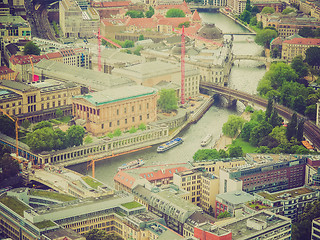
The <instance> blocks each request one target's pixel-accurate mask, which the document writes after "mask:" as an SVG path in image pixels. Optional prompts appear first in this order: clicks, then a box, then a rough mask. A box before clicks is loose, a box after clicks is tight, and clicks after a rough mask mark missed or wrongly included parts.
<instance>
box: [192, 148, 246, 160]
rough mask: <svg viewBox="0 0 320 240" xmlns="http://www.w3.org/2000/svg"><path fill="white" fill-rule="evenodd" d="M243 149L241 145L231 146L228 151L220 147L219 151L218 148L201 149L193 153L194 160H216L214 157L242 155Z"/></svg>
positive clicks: (223, 157)
mask: <svg viewBox="0 0 320 240" xmlns="http://www.w3.org/2000/svg"><path fill="white" fill-rule="evenodd" d="M242 156H243V150H242V148H241V147H240V146H231V147H229V148H228V151H225V150H223V149H220V150H219V151H218V150H216V149H199V150H198V151H196V153H195V154H194V155H193V160H194V161H206V160H214V159H222V160H223V159H226V158H235V157H242Z"/></svg>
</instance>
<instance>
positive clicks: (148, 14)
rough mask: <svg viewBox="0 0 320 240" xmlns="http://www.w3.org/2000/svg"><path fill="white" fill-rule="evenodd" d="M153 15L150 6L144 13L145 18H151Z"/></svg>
mask: <svg viewBox="0 0 320 240" xmlns="http://www.w3.org/2000/svg"><path fill="white" fill-rule="evenodd" d="M153 14H154V9H153V8H152V7H151V6H150V7H149V10H148V11H146V17H147V18H151V17H152V16H153Z"/></svg>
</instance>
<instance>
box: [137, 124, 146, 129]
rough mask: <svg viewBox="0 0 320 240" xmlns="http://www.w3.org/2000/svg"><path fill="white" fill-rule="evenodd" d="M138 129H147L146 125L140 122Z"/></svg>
mask: <svg viewBox="0 0 320 240" xmlns="http://www.w3.org/2000/svg"><path fill="white" fill-rule="evenodd" d="M138 129H139V130H142V131H144V130H146V129H147V127H146V125H145V124H144V123H140V125H139V127H138Z"/></svg>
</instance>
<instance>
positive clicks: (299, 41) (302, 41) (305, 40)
mask: <svg viewBox="0 0 320 240" xmlns="http://www.w3.org/2000/svg"><path fill="white" fill-rule="evenodd" d="M283 43H288V44H301V45H320V39H319V38H294V39H291V40H284V41H283Z"/></svg>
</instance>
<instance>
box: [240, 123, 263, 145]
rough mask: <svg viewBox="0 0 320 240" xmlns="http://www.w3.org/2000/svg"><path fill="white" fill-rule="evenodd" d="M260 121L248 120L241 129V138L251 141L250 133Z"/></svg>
mask: <svg viewBox="0 0 320 240" xmlns="http://www.w3.org/2000/svg"><path fill="white" fill-rule="evenodd" d="M258 124H259V123H258V122H256V121H250V122H246V123H245V124H244V126H243V128H242V130H241V135H240V136H241V138H242V139H243V140H245V141H247V142H249V139H250V134H251V132H252V129H253V128H254V127H255V126H257V125H258Z"/></svg>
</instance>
